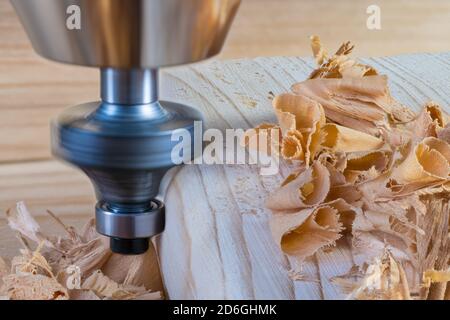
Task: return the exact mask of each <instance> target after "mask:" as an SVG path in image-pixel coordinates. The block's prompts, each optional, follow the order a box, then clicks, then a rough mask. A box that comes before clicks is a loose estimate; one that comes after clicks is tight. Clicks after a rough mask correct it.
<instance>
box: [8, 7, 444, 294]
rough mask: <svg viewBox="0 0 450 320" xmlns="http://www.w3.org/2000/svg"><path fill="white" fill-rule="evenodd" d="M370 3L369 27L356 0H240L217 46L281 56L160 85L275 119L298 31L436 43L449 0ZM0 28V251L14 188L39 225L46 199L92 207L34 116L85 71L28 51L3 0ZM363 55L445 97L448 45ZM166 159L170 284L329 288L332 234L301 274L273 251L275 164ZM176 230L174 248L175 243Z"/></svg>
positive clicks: (189, 70)
mask: <svg viewBox="0 0 450 320" xmlns="http://www.w3.org/2000/svg"><path fill="white" fill-rule="evenodd" d="M337 3H339V4H337ZM378 3H379V5H381V7H382V10H383V11H382V14H383V15H384V16H385V17H386V20H383V21H385V22H384V24H383V29H382V30H381V31H379V32H372V31H370V32H369V31H368V30H367V29H366V28H365V17H366V14H365V8H366V7H367V5H368V2H367V1H360V2H358V4H355V2H354V1H350V0H344V1H339V2H333V1H294V0H283V1H275V0H245V1H244V3H243V6H242V10H241V11H240V13H239V16H238V17H237V19H236V23H235V25H234V29H233V31H232V32H231V34H230V37H229V41H228V43H227V46H226V48H225V50H224V52H223V54H222V56H221V57H222V58H224V57H226V58H235V57H239V56H256V55H293V56H292V57H260V58H255V59H240V60H233V61H221V62H218V61H210V62H207V63H205V64H202V65H195V66H191V67H183V68H175V69H168V70H166V71H165V72H164V73H163V75H162V84H161V87H162V97H163V98H164V99H171V100H175V101H179V102H183V103H186V104H190V105H193V106H195V107H197V108H199V109H201V110H202V112H203V113H204V114H205V116H206V119H207V126H209V127H214V128H219V129H222V130H223V129H226V128H231V127H233V128H248V127H251V126H255V125H257V124H259V123H261V122H263V121H275V118H274V115H273V112H272V109H271V97H272V96H273V94H278V93H281V92H284V91H287V90H289V87H290V86H291V85H292V84H293V83H294V82H296V81H300V80H302V79H304V78H305V77H306V75H307V74H308V73H309V72H310V71H311V69H312V67H313V61H312V60H311V59H303V58H298V57H295V56H297V55H305V56H306V55H309V45H308V42H307V40H306V38H307V36H308V35H309V34H311V33H317V34H321V35H322V36H323V38H324V41H325V42H328V43H330V44H331V45H337V44H338V42H340V41H341V40H342V39H352V40H356V42H357V44H358V51H357V52H358V53H360V54H361V55H366V56H369V55H385V54H392V53H402V52H408V51H439V50H448V49H449V48H450V44H449V43H448V42H447V41H442V39H444V38H445V32H446V30H450V28H449V26H448V24H450V19H449V13H450V3H448V2H444V1H427V2H421V1H378ZM330 21H332V22H333V25H332V27H333V28H330ZM274 25H276V26H277V27H276V28H275V27H274ZM411 33H414V37H411V36H410V34H411ZM0 35H1V36H0V112H1V113H0V162H1V163H2V164H1V165H0V255H2V256H7V257H11V256H13V255H14V254H15V253H16V252H17V245H18V243H17V242H16V241H15V238H14V234H13V233H12V232H11V231H10V230H9V229H8V228H7V226H5V220H4V212H5V211H6V210H7V209H8V208H11V207H14V205H15V203H16V201H18V200H25V201H26V202H27V204H28V206H29V207H30V210H31V211H32V212H33V213H34V214H35V215H37V216H38V220H39V221H40V222H41V223H43V225H44V230H47V231H49V230H51V231H55V230H56V228H55V225H54V224H53V223H51V222H50V220H49V219H48V217H47V216H46V214H45V210H46V209H50V210H52V211H54V212H55V213H57V214H58V215H60V216H62V217H63V220H64V221H66V222H67V223H69V224H73V225H75V226H80V225H82V224H83V223H84V222H85V221H86V220H87V218H88V217H91V216H92V214H93V205H94V197H93V192H92V187H91V185H90V183H89V181H88V180H87V178H86V177H84V176H83V175H82V174H81V173H79V172H78V171H76V170H74V169H73V168H71V167H69V166H67V165H65V164H62V163H60V162H58V161H55V160H51V159H50V153H49V146H48V143H49V133H48V131H49V129H48V121H49V119H50V118H51V117H53V116H55V115H56V114H57V113H58V112H59V111H60V110H61V109H62V108H64V107H65V106H68V105H72V104H77V103H80V102H84V101H89V100H95V99H97V96H98V79H97V78H98V72H97V71H96V70H93V69H86V68H80V67H72V66H65V65H59V64H55V63H52V62H47V61H44V60H43V59H41V58H39V57H37V56H36V55H35V54H34V53H33V51H32V49H31V47H30V45H29V43H28V40H27V39H26V37H25V35H24V33H23V31H22V29H21V27H20V25H19V24H18V21H17V19H16V18H15V15H14V13H13V11H12V8H11V6H10V4H9V3H8V2H7V1H6V0H0ZM400 44H401V45H400ZM364 61H365V62H366V63H369V64H372V65H373V66H375V67H376V68H378V69H379V70H380V71H381V72H383V73H386V74H388V76H389V79H390V87H391V90H392V93H393V95H394V96H395V97H396V98H398V99H399V100H400V101H402V102H403V103H405V104H406V105H408V106H410V107H411V108H412V109H414V110H418V109H419V108H420V106H421V105H422V104H423V103H425V102H426V101H428V100H430V99H432V100H434V101H436V102H437V103H440V104H441V105H442V106H443V107H444V108H445V109H446V110H447V111H449V108H448V106H449V102H450V95H449V92H450V54H449V53H441V54H408V55H401V56H394V57H385V58H370V59H364ZM176 171H177V172H176V174H175V173H174V175H175V178H174V179H173V181H172V182H171V183H170V185H169V186H168V187H167V192H166V199H167V219H168V221H167V229H166V232H165V233H164V235H163V236H162V238H161V239H159V240H158V241H159V251H160V255H161V264H162V267H163V270H164V279H165V282H166V287H167V289H168V291H169V295H170V296H171V297H172V298H193V297H195V298H297V299H318V298H328V299H333V298H341V297H342V293H341V292H340V291H339V290H338V289H337V288H336V287H335V286H334V285H333V284H332V283H331V282H330V278H331V277H332V276H334V275H337V274H341V273H343V272H345V271H346V270H345V269H347V267H349V266H350V258H349V252H348V248H347V245H346V243H345V242H341V243H340V244H339V247H338V248H337V249H335V250H331V251H327V252H320V253H318V254H316V255H315V256H314V257H312V259H310V260H308V262H307V264H306V265H305V266H303V270H302V274H304V275H305V277H306V278H305V279H303V280H293V279H295V278H296V277H295V272H296V271H298V270H299V268H300V266H299V264H298V261H295V260H293V259H289V260H288V259H286V258H285V257H284V256H283V255H281V254H280V252H279V251H278V249H277V248H276V246H275V244H274V243H273V241H272V238H271V235H270V233H269V231H268V219H269V217H270V212H268V211H267V210H266V209H264V199H265V197H266V195H267V194H268V193H269V192H271V190H273V188H275V187H276V185H277V184H278V183H279V180H280V179H281V176H277V177H260V176H259V175H258V170H257V169H256V168H252V167H246V166H205V165H202V166H197V167H194V166H186V167H184V168H181V169H178V170H176ZM218 182H219V183H218ZM193 200H194V201H193ZM55 232H58V231H55ZM180 243H182V244H183V246H185V250H179V249H177V245H178V244H180ZM290 271H291V272H290ZM186 279H187V280H188V281H186Z"/></svg>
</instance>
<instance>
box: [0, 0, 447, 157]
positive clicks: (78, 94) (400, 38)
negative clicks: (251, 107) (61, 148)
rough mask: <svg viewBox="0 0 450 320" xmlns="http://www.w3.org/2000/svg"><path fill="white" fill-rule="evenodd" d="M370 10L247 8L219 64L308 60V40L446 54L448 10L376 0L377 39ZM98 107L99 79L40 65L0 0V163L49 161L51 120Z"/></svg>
mask: <svg viewBox="0 0 450 320" xmlns="http://www.w3.org/2000/svg"><path fill="white" fill-rule="evenodd" d="M372 2H373V1H370V0H361V1H353V0H341V1H333V0H315V1H307V0H305V1H304V0H245V1H243V2H242V6H241V8H240V11H239V13H238V16H237V17H236V20H235V23H234V24H233V28H232V30H231V32H230V35H229V38H228V41H227V43H226V45H225V47H224V50H223V53H222V54H221V55H220V57H219V58H221V59H224V58H226V59H230V58H242V57H256V56H279V55H284V56H309V55H310V48H309V41H308V37H309V36H310V35H311V34H318V35H321V37H322V38H323V41H324V43H326V44H327V45H328V47H329V48H330V50H332V49H334V48H336V47H337V46H338V45H339V44H340V43H341V42H342V41H344V40H352V41H354V42H355V43H356V44H357V51H356V53H357V54H358V55H360V56H381V55H393V54H399V53H407V52H437V51H450V42H449V41H447V39H448V30H450V2H448V1H440V0H429V1H420V0H410V1H405V0H395V1H392V0H378V1H376V4H377V5H378V6H380V8H381V15H382V29H381V30H376V31H374V30H368V29H367V28H366V19H367V13H366V8H367V6H368V5H370V4H372ZM411 35H413V36H411ZM97 99H98V71H97V70H95V69H89V68H83V67H74V66H68V65H61V64H57V63H53V62H49V61H46V60H44V59H42V58H40V57H38V56H37V55H36V54H35V53H34V52H33V50H32V48H31V45H30V43H29V40H28V39H27V37H26V35H25V33H24V31H23V29H22V27H21V25H20V23H19V21H18V19H17V17H16V15H15V13H14V11H13V8H12V6H11V4H10V3H9V1H8V0H0V112H1V117H0V137H1V138H0V150H1V152H0V163H2V162H14V161H30V160H44V159H50V158H51V155H50V151H49V141H50V139H49V125H48V123H49V121H50V119H51V118H53V117H55V116H56V114H57V113H58V112H60V111H61V110H62V109H63V108H65V107H67V106H70V105H74V104H78V103H81V102H86V101H91V100H97Z"/></svg>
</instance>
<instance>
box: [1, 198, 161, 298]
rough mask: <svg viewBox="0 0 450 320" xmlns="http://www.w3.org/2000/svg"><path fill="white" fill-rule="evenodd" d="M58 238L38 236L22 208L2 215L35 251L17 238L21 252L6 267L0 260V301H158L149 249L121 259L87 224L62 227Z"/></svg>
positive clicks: (158, 285)
mask: <svg viewBox="0 0 450 320" xmlns="http://www.w3.org/2000/svg"><path fill="white" fill-rule="evenodd" d="M49 214H50V216H51V217H53V218H55V222H56V223H57V224H58V225H60V226H61V227H62V228H63V229H64V230H65V231H66V236H64V237H52V236H48V235H45V234H43V233H42V232H41V231H40V227H39V224H38V223H37V222H36V220H34V218H33V217H32V215H31V214H30V213H29V211H28V210H27V208H26V207H25V204H24V203H22V202H21V203H19V204H18V205H17V209H16V211H15V212H11V211H10V212H9V213H8V215H7V218H8V222H9V225H10V227H11V228H13V229H14V230H16V231H18V232H19V235H20V237H26V238H28V239H30V240H33V241H34V242H36V243H38V246H37V248H36V249H35V250H32V249H31V248H30V245H29V244H28V243H27V241H26V240H25V239H23V244H24V246H25V248H24V249H21V251H20V255H18V256H16V257H14V258H13V259H12V261H11V264H10V265H9V266H8V264H7V263H6V262H5V261H3V260H2V259H0V297H2V298H5V299H26V300H35V299H36V300H53V299H89V300H97V299H161V298H162V294H161V292H160V291H159V290H161V289H162V284H161V278H160V275H159V269H158V262H157V260H156V255H155V252H154V250H148V252H147V253H146V254H144V255H139V256H121V255H118V254H113V253H112V252H111V251H110V250H109V246H108V241H107V239H105V238H104V237H103V236H100V235H99V234H97V232H96V231H95V223H94V221H93V220H91V221H89V222H88V223H87V224H86V226H85V227H84V228H83V230H81V232H80V233H78V232H77V231H76V230H75V229H74V228H72V227H68V226H66V225H64V223H62V221H60V220H59V219H58V218H56V216H55V215H54V214H52V213H51V212H49Z"/></svg>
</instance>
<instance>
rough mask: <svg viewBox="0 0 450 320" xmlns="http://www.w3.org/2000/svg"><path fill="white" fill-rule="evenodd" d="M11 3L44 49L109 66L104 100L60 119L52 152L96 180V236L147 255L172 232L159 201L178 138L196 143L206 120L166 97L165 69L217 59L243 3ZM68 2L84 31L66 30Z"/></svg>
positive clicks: (59, 57)
mask: <svg viewBox="0 0 450 320" xmlns="http://www.w3.org/2000/svg"><path fill="white" fill-rule="evenodd" d="M11 3H12V4H13V6H14V8H15V10H16V12H17V14H18V16H19V18H20V20H21V22H22V24H23V26H24V28H25V31H26V32H27V34H28V37H29V38H30V40H31V43H32V44H33V47H34V49H35V50H36V52H37V53H39V54H40V55H42V56H43V57H45V58H47V59H50V60H54V61H58V62H63V63H70V64H77V65H83V66H89V67H97V68H100V70H101V98H102V100H101V101H99V102H91V103H86V104H82V105H78V106H75V107H71V108H69V109H67V110H65V111H64V112H63V113H62V114H61V115H59V116H58V117H57V118H56V119H55V120H54V121H53V122H52V126H51V127H52V151H53V154H54V155H55V156H57V157H59V158H61V159H63V160H65V161H67V162H69V163H71V164H73V165H75V166H76V167H78V168H80V169H81V170H82V171H83V172H84V173H86V175H87V176H88V177H89V178H90V180H91V181H92V184H93V185H94V189H95V192H96V196H97V199H98V203H97V205H96V226H97V231H98V232H100V233H102V234H104V235H106V236H108V237H110V239H111V249H112V250H113V251H115V252H118V253H123V254H139V253H143V252H145V251H146V250H147V248H148V245H149V243H148V240H149V238H150V237H152V236H153V235H156V234H158V233H160V232H162V231H163V230H164V221H165V219H164V204H163V203H162V202H161V201H160V200H158V199H156V197H157V194H158V189H159V185H160V182H161V179H162V178H163V176H164V174H165V173H166V172H167V171H168V170H169V169H170V168H171V167H173V166H174V163H173V162H172V159H171V152H172V149H173V147H174V146H175V145H176V144H177V143H178V141H172V139H171V137H172V133H174V132H176V131H177V130H181V129H185V130H188V131H189V133H190V136H191V141H190V142H191V144H193V143H194V141H193V139H194V137H195V136H194V132H193V131H194V122H195V121H197V120H202V116H201V114H200V113H199V112H198V111H196V110H195V109H193V108H191V107H188V106H186V105H183V104H180V103H174V102H168V101H159V100H158V70H159V69H160V68H162V67H168V66H175V65H182V64H187V63H193V62H198V61H201V60H204V59H207V58H210V57H212V56H214V55H216V54H218V53H219V52H220V49H221V48H222V46H223V43H224V40H225V37H226V35H227V33H228V30H229V28H230V25H231V22H232V20H233V18H234V16H235V14H236V12H237V9H238V7H239V4H240V0H133V1H130V0H102V1H94V0H39V1H30V0H11ZM69 6H77V7H78V8H79V12H80V14H81V15H82V16H80V26H79V27H80V28H79V29H73V28H68V27H67V24H66V15H67V8H68V7H69ZM184 143H185V142H184V141H183V144H184ZM200 143H201V142H200ZM194 149H195V148H191V150H192V152H194ZM192 156H193V155H191V158H192ZM183 158H184V159H187V158H189V157H186V155H183Z"/></svg>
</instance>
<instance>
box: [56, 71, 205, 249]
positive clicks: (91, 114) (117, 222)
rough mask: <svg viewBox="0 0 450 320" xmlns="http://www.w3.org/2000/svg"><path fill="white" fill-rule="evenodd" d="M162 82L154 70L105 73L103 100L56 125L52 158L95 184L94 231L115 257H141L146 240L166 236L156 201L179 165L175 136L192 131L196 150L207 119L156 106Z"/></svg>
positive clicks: (174, 107) (178, 108) (71, 110)
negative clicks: (200, 125)
mask: <svg viewBox="0 0 450 320" xmlns="http://www.w3.org/2000/svg"><path fill="white" fill-rule="evenodd" d="M157 75H158V72H157V70H151V69H112V68H105V69H102V70H101V97H102V101H101V102H93V103H87V104H83V105H78V106H75V107H72V108H69V109H68V110H66V111H65V112H63V113H62V114H61V115H60V116H59V117H58V118H57V119H56V120H55V121H54V122H53V124H52V150H53V153H54V154H55V155H56V156H57V157H60V158H62V159H64V160H66V161H68V162H70V163H72V164H74V165H75V166H77V167H79V168H80V169H81V170H83V171H84V172H85V173H86V175H87V176H88V177H89V178H90V180H91V181H92V183H93V185H94V188H95V191H96V195H97V199H98V203H97V206H96V226H97V231H98V232H100V233H101V234H104V235H106V236H108V237H110V238H111V249H112V250H113V251H115V252H118V253H123V254H140V253H143V252H145V251H147V249H148V240H149V238H150V237H152V236H154V235H156V234H159V233H161V232H162V231H163V230H164V221H165V219H164V204H163V203H162V202H161V201H158V200H156V199H155V197H156V196H157V194H158V190H159V185H160V182H161V179H162V178H163V176H164V174H165V173H166V172H167V171H168V170H169V169H170V168H171V167H173V166H174V163H173V161H172V158H171V153H172V149H173V147H174V146H175V145H176V144H177V143H178V141H172V133H173V132H174V131H176V130H180V129H185V130H188V131H189V132H190V136H191V144H194V140H193V139H194V122H195V121H200V120H202V116H201V114H200V113H199V112H198V111H196V110H195V109H192V108H190V107H188V106H185V105H182V104H178V103H173V102H167V101H158V76H157ZM194 149H195V148H191V150H194ZM192 156H193V155H191V157H192Z"/></svg>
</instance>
